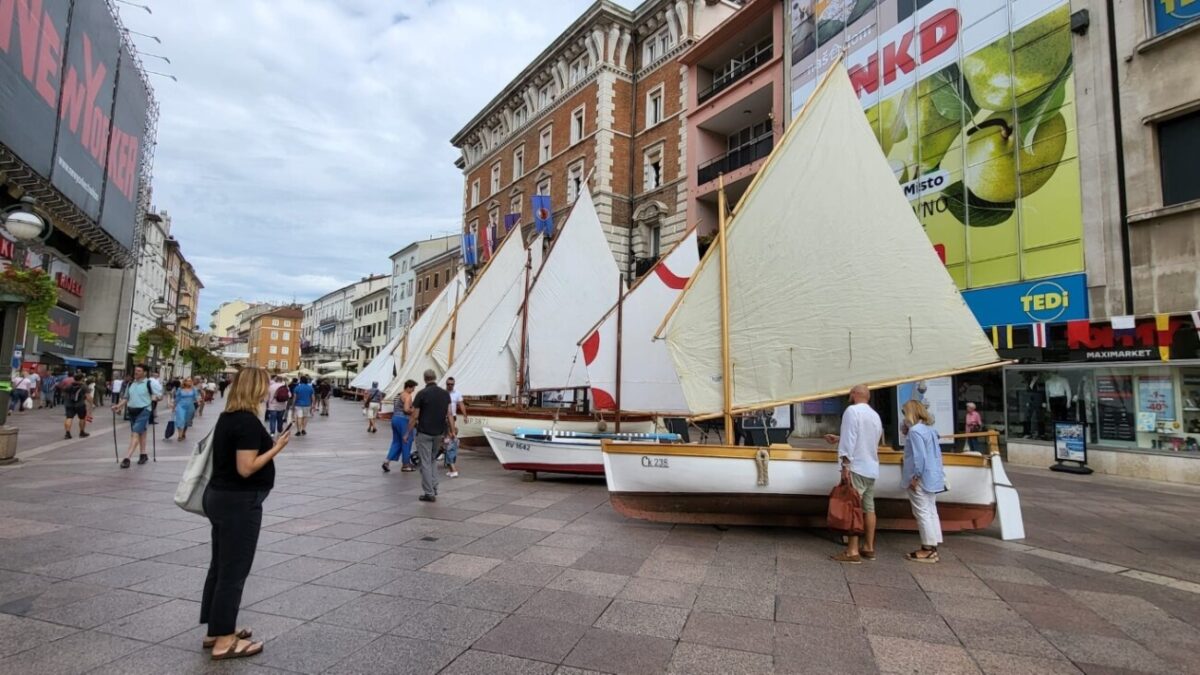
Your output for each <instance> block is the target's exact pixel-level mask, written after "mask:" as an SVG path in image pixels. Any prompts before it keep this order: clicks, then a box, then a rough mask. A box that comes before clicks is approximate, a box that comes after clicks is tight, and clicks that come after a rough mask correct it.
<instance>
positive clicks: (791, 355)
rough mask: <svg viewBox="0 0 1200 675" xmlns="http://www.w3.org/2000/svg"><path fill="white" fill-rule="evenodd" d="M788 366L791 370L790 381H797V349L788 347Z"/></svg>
mask: <svg viewBox="0 0 1200 675" xmlns="http://www.w3.org/2000/svg"><path fill="white" fill-rule="evenodd" d="M788 365H789V367H790V368H791V370H790V371H789V373H788V381H789V382H795V381H796V348H795V347H788Z"/></svg>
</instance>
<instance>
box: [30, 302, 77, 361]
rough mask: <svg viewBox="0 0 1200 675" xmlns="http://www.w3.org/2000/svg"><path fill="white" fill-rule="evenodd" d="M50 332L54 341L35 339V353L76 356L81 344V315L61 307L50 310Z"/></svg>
mask: <svg viewBox="0 0 1200 675" xmlns="http://www.w3.org/2000/svg"><path fill="white" fill-rule="evenodd" d="M49 328H50V332H52V333H54V334H55V335H56V336H57V337H56V338H55V339H54V340H43V339H42V338H40V337H36V336H34V338H33V350H32V351H33V352H34V353H38V354H41V353H44V352H54V353H55V354H59V355H62V356H74V355H75V353H76V349H77V346H78V343H79V315H78V314H76V313H75V312H71V311H68V310H65V309H63V308H61V307H51V308H50V326H49Z"/></svg>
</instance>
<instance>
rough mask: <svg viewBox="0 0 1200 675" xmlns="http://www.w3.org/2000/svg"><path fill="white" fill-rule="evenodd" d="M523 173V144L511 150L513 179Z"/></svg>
mask: <svg viewBox="0 0 1200 675" xmlns="http://www.w3.org/2000/svg"><path fill="white" fill-rule="evenodd" d="M524 175H525V146H524V145H522V146H521V147H519V148H517V149H516V150H513V175H512V177H513V180H516V179H518V178H520V177H521V176H524Z"/></svg>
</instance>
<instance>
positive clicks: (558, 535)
mask: <svg viewBox="0 0 1200 675" xmlns="http://www.w3.org/2000/svg"><path fill="white" fill-rule="evenodd" d="M538 544H539V545H541V546H553V547H555V548H573V549H575V550H577V551H590V550H591V549H592V547H593V546H595V545H596V540H595V539H593V538H592V537H584V536H581V535H578V534H567V533H565V532H555V533H554V534H552V535H550V536H549V537H546V538H545V539H542V540H541V541H539V542H538Z"/></svg>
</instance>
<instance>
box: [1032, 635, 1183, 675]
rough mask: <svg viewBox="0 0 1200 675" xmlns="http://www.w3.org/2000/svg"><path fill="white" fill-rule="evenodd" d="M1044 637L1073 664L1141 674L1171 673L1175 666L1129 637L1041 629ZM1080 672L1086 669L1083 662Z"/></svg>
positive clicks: (1174, 670)
mask: <svg viewBox="0 0 1200 675" xmlns="http://www.w3.org/2000/svg"><path fill="white" fill-rule="evenodd" d="M1042 634H1043V635H1045V636H1046V639H1047V640H1049V641H1050V642H1052V643H1053V644H1054V646H1055V647H1058V648H1059V649H1060V650H1061V651H1062V653H1063V654H1065V655H1066V656H1067V658H1068V659H1070V660H1071V661H1073V662H1075V663H1076V664H1095V665H1097V666H1104V667H1107V668H1121V669H1124V670H1130V671H1137V672H1144V673H1173V672H1176V669H1175V668H1173V667H1172V666H1171V665H1169V664H1168V663H1166V662H1165V661H1163V660H1162V659H1160V658H1159V657H1157V656H1155V655H1154V654H1153V653H1152V652H1150V651H1149V650H1147V649H1146V648H1145V647H1143V646H1141V645H1140V644H1138V643H1137V642H1134V641H1133V640H1129V639H1126V638H1121V637H1109V636H1103V635H1083V634H1079V633H1065V632H1061V631H1054V630H1043V631H1042ZM1083 670H1084V672H1087V671H1088V668H1087V666H1086V665H1084V666H1083Z"/></svg>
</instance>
